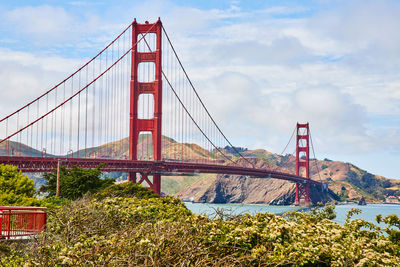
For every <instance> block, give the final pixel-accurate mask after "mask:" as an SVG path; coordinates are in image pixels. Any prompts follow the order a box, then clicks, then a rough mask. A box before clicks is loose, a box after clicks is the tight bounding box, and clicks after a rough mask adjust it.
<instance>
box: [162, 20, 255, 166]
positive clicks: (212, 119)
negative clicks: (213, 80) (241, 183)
mask: <svg viewBox="0 0 400 267" xmlns="http://www.w3.org/2000/svg"><path fill="white" fill-rule="evenodd" d="M161 27H162V29H163V32H164V33H165V36H166V37H167V40H168V43H169V44H170V46H171V48H172V51H173V52H174V54H175V57H176V59H177V60H178V62H179V65H180V66H181V68H182V70H183V72H184V74H185V76H186V78H187V80H188V82H189V84H190V86H191V87H192V89H193V91H194V92H195V94H196V96H197V98H198V99H199V101H200V103H201V105H202V106H203V108H204V110H205V111H206V113H207V115H208V116H209V118H210V119H211V121H212V122H213V123H214V125H215V127H216V128H217V129H218V131H219V133H220V134H221V135H222V136H223V137H224V139H225V141H226V142H227V143H228V144H229V145H230V146H231V147H232V148H233V150H235V152H236V153H237V154H238V155H239V156H240V157H241V158H243V159H244V160H245V161H247V162H248V163H249V164H250V165H251V166H252V167H253V168H255V166H254V164H253V163H251V162H250V161H249V160H248V159H247V158H245V157H244V156H243V155H242V154H241V153H240V152H239V151H238V150H237V149H236V147H234V146H233V145H232V143H231V142H230V141H229V140H228V138H227V137H226V136H225V135H224V133H223V132H222V131H221V129H220V128H219V127H218V125H217V123H216V122H215V120H214V118H213V117H212V116H211V114H210V112H209V111H208V109H207V108H206V106H205V105H204V103H203V101H202V100H201V98H200V96H199V94H198V93H197V90H196V88H195V87H194V85H193V83H192V81H191V80H190V78H189V75H188V74H187V72H186V70H185V68H184V67H183V65H182V62H181V60H180V59H179V57H178V54H177V53H176V50H175V48H174V46H173V45H172V42H171V40H170V39H169V36H168V34H167V32H166V30H165V28H164V26H161ZM213 145H214V144H213Z"/></svg>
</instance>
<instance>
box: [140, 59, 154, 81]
mask: <svg viewBox="0 0 400 267" xmlns="http://www.w3.org/2000/svg"><path fill="white" fill-rule="evenodd" d="M155 79H156V65H155V64H154V62H142V63H139V65H138V74H137V81H138V82H142V83H150V82H154V81H155Z"/></svg>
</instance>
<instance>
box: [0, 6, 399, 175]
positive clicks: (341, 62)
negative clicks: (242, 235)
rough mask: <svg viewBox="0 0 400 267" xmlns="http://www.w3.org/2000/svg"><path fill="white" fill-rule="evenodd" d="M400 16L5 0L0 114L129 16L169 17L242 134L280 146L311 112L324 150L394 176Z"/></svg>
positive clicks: (216, 103)
mask: <svg viewBox="0 0 400 267" xmlns="http://www.w3.org/2000/svg"><path fill="white" fill-rule="evenodd" d="M399 14H400V3H399V2H398V1H385V0H384V1H370V0H366V1H329V0H319V1H4V0H0V66H1V67H0V86H1V87H2V90H1V92H0V102H1V103H0V113H1V114H2V116H3V115H5V114H7V113H8V112H10V111H12V110H13V109H15V107H16V106H20V105H21V104H22V103H25V102H27V101H28V100H30V99H31V98H33V97H35V96H36V95H39V93H40V92H43V91H45V90H46V89H48V88H50V87H51V86H52V85H54V84H55V83H57V82H58V81H59V80H61V79H63V78H64V77H65V76H66V75H68V74H69V73H71V72H72V71H73V70H74V69H75V68H77V67H78V66H80V65H81V64H82V63H84V62H85V60H87V59H88V58H90V57H91V56H93V55H94V54H96V53H97V51H99V50H100V49H101V48H102V47H104V45H105V44H106V43H107V42H108V41H109V40H111V39H112V38H113V36H115V35H116V34H118V33H119V32H120V31H121V30H122V29H123V28H124V27H125V26H126V25H128V24H129V23H130V22H131V21H132V20H133V18H135V17H136V18H137V19H138V20H139V21H144V20H149V21H154V20H156V19H157V17H161V19H162V21H163V23H164V26H165V28H166V29H167V31H168V33H169V35H170V36H171V38H172V40H173V42H174V44H175V46H176V48H177V50H178V53H179V54H180V56H181V58H182V60H183V63H184V65H185V66H186V68H187V70H188V72H189V75H190V76H191V78H192V80H193V81H194V83H195V85H196V87H197V88H198V90H199V93H200V95H201V96H203V99H204V101H205V103H206V104H207V106H208V107H209V108H210V109H211V112H212V113H213V114H214V116H215V117H216V119H217V121H219V122H220V125H221V127H222V129H224V131H225V132H226V134H227V135H228V136H229V137H230V138H231V139H232V141H233V143H234V144H237V145H238V146H245V147H249V148H264V149H267V150H269V151H272V152H276V153H279V152H280V151H281V150H282V148H283V147H284V146H285V144H286V142H287V140H288V138H289V137H290V134H291V131H292V129H293V127H294V125H295V123H296V122H297V121H300V122H304V121H309V122H310V124H311V129H312V134H313V138H314V144H315V148H316V153H317V157H318V158H330V159H333V160H341V161H346V162H352V163H354V164H356V165H358V166H359V167H361V168H363V169H366V170H368V171H370V172H372V173H375V174H380V175H383V176H386V177H389V178H397V179H398V178H400V171H399V169H398V168H397V166H398V162H400V138H399V136H400V34H399V33H398V32H399V31H398V29H399V28H400V21H399V20H398V16H399ZM21 101H22V102H21ZM221 103H223V104H221ZM232 121H234V123H232Z"/></svg>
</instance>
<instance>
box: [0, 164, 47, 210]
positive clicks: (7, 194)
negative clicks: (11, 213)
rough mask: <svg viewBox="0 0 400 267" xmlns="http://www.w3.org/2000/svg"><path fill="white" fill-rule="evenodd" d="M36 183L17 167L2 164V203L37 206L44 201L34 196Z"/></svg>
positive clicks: (0, 182)
mask: <svg viewBox="0 0 400 267" xmlns="http://www.w3.org/2000/svg"><path fill="white" fill-rule="evenodd" d="M34 194H35V184H34V182H33V180H32V179H29V178H28V177H27V176H25V175H22V173H21V172H20V171H18V169H17V167H15V166H10V165H4V164H0V205H2V206H35V205H39V206H40V204H41V203H42V202H41V201H40V200H37V199H36V198H35V197H34Z"/></svg>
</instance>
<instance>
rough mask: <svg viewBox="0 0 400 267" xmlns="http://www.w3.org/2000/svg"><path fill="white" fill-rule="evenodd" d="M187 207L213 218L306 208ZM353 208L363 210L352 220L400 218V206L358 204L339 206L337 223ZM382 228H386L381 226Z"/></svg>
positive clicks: (263, 206)
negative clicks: (223, 214) (217, 214)
mask: <svg viewBox="0 0 400 267" xmlns="http://www.w3.org/2000/svg"><path fill="white" fill-rule="evenodd" d="M185 205H186V207H187V208H188V209H189V210H191V211H192V212H193V213H196V214H204V215H207V216H209V217H213V216H214V215H215V214H216V212H217V211H218V210H223V212H224V213H225V214H230V215H238V214H245V213H249V214H251V215H255V214H257V213H258V212H261V213H264V212H270V213H274V214H283V213H285V212H288V211H296V210H298V211H302V210H304V208H302V207H297V206H270V205H261V204H211V203H191V202H185ZM352 208H357V209H360V210H361V213H360V214H357V215H354V216H353V217H352V218H361V219H365V220H366V221H369V222H372V223H375V224H377V223H376V220H375V218H376V216H377V215H379V214H380V215H382V217H385V216H387V215H390V214H396V215H397V216H400V205H395V204H368V205H366V206H359V205H356V204H348V205H337V206H335V213H336V218H335V219H334V221H335V222H338V223H340V224H344V222H345V220H346V215H347V213H348V211H349V210H350V209H352ZM305 210H307V209H305ZM381 226H384V225H382V224H381Z"/></svg>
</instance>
